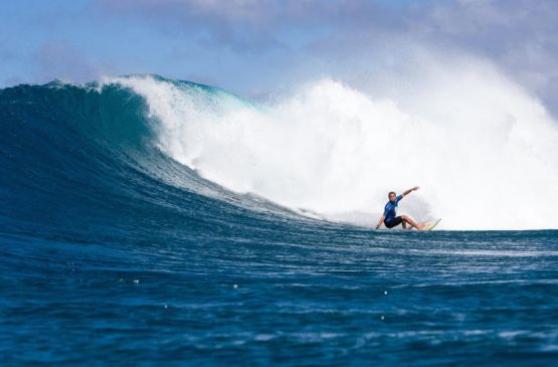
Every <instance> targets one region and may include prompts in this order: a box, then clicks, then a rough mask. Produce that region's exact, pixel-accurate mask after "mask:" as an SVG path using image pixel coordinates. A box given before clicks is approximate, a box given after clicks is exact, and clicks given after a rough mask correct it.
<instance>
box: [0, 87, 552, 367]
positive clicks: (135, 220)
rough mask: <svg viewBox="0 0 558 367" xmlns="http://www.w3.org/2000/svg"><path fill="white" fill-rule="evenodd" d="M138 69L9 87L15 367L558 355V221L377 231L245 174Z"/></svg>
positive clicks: (477, 361)
mask: <svg viewBox="0 0 558 367" xmlns="http://www.w3.org/2000/svg"><path fill="white" fill-rule="evenodd" d="M131 80H134V79H133V78H131V77H130V78H121V79H120V80H118V81H105V82H102V83H93V84H89V85H71V84H63V83H58V82H53V83H50V84H47V85H41V86H38V85H33V86H29V85H21V86H17V87H13V88H6V89H3V90H0V364H1V365H2V366H12V365H13V366H18V365H52V366H63V365H72V366H78V365H79V366H82V365H163V366H168V365H185V366H231V365H242V366H269V365H280V366H318V365H321V366H362V365H372V366H438V365H440V366H442V365H451V366H456V365H476V366H485V365H486V366H516V365H517V366H519V365H526V366H551V365H556V364H558V231H556V230H522V231H518V230H492V231H485V230H463V229H462V230H450V228H447V227H444V226H443V225H441V226H440V230H436V231H432V232H415V231H387V230H380V231H374V230H371V229H370V226H366V225H360V224H355V223H347V221H335V220H333V219H331V217H327V216H321V215H319V214H317V213H319V212H320V211H319V209H320V208H319V207H313V206H312V203H303V205H301V206H300V207H306V206H308V207H310V208H311V209H312V210H309V211H307V212H305V211H303V210H302V209H300V208H297V207H296V205H287V204H289V200H291V201H293V202H296V197H297V193H296V192H294V193H292V195H291V196H290V197H289V198H283V197H281V196H280V195H279V194H278V196H277V197H274V196H273V192H275V191H273V190H276V189H275V188H274V189H273V190H271V189H268V188H269V187H270V186H269V183H268V182H262V181H257V182H256V181H255V183H251V184H253V185H254V188H255V189H254V190H253V192H252V190H244V186H242V185H243V183H242V182H240V181H238V180H237V181H234V180H231V185H230V186H231V187H228V185H227V184H226V183H227V182H228V181H227V180H228V179H230V178H231V177H233V178H237V177H245V176H246V175H240V176H234V173H231V175H229V176H226V175H225V176H219V174H221V173H222V172H225V173H226V172H227V169H230V166H228V165H226V164H221V163H220V162H221V161H219V160H215V159H217V158H214V160H212V159H213V158H212V157H219V158H218V159H221V158H220V157H222V156H223V155H225V156H226V154H221V155H218V154H216V152H217V150H211V149H210V150H209V151H205V153H207V154H205V155H204V154H201V153H200V154H198V159H197V160H196V159H194V158H193V159H192V161H191V162H190V163H191V164H189V162H188V159H186V158H185V159H184V160H181V159H180V155H177V156H173V154H172V152H176V151H182V152H184V149H185V148H183V147H182V148H181V147H177V146H176V145H173V144H172V142H169V140H168V139H166V138H165V136H166V137H171V136H174V135H173V132H175V133H176V131H177V129H178V127H177V125H172V124H170V125H169V124H167V125H166V128H167V129H166V130H164V131H162V129H161V125H158V123H159V122H160V121H161V119H162V118H164V117H165V116H167V117H168V115H165V114H163V113H161V110H158V109H157V108H156V106H155V107H154V105H153V103H155V102H156V101H155V100H151V101H150V100H149V99H147V98H146V96H145V95H142V94H141V93H138V91H137V90H135V89H134V88H131V87H130V83H131ZM150 81H151V82H153V81H156V82H159V83H162V82H164V83H167V84H168V85H172V86H174V87H176V88H178V89H180V90H182V91H187V92H188V93H189V95H190V96H192V99H191V100H190V102H191V103H194V104H195V103H201V102H199V99H200V98H202V99H203V102H204V103H205V106H212V107H211V108H212V110H211V111H212V112H211V113H215V112H214V111H215V108H216V107H215V105H216V103H217V102H216V101H222V100H223V98H225V99H227V101H228V102H227V103H229V106H231V105H232V106H237V105H243V103H244V102H242V101H240V100H236V97H234V96H228V95H227V96H224V93H225V92H222V91H220V90H218V89H214V88H212V87H208V86H204V85H198V84H194V83H189V82H182V81H166V80H162V78H158V77H150ZM200 96H202V97H200ZM215 96H218V97H215ZM157 98H159V100H164V101H167V100H168V98H169V95H168V94H164V93H159V94H158V95H157ZM216 98H217V99H216ZM192 101H193V102H192ZM217 104H218V103H217ZM172 107H173V108H175V109H184V108H185V107H184V105H173V106H172ZM219 108H221V107H219V106H218V108H217V109H219ZM243 108H244V107H243ZM247 108H252V107H251V106H248V107H247ZM196 116H198V117H199V114H198V115H194V117H193V118H195V117H196ZM171 120H172V119H171ZM168 121H169V120H167V122H168ZM171 122H172V121H171ZM171 125H172V126H171ZM169 126H170V127H171V128H169ZM173 126H174V130H173V128H172V127H173ZM195 131H199V130H195ZM224 131H225V132H223V131H220V132H219V135H216V136H211V139H213V140H211V139H209V138H208V136H209V135H204V136H201V135H197V136H194V137H196V138H197V140H195V139H194V140H190V141H186V142H185V145H186V146H187V147H192V146H193V147H194V148H195V149H194V151H196V149H197V151H198V152H201V150H200V149H198V148H199V147H203V146H204V144H205V146H207V144H210V143H211V142H212V141H217V140H219V139H224V138H226V137H227V136H230V135H227V134H226V129H225V130H224ZM247 131H248V130H245V131H244V134H247ZM235 141H236V142H238V141H239V140H235ZM229 143H230V142H229ZM229 143H227V144H229ZM293 144H295V142H293ZM225 146H227V145H225ZM169 147H170V148H169ZM173 147H174V148H173ZM196 147H198V148H196ZM171 148H173V149H175V150H172V149H171ZM239 149H240V148H239ZM258 149H262V151H263V150H265V147H259V148H258ZM233 151H234V144H232V147H231V154H233ZM285 154H288V153H285ZM186 155H187V154H186ZM183 156H184V155H183ZM246 157H248V155H246ZM552 159H555V158H552ZM253 163H254V165H256V163H258V162H256V161H254V162H253ZM232 166H233V167H235V168H238V166H237V165H232ZM243 169H247V168H246V167H244V168H243ZM264 171H265V170H264ZM270 171H271V170H270ZM273 171H276V170H273ZM261 172H262V171H260V175H261V176H265V172H264V173H261ZM269 174H270V175H272V174H273V172H269ZM254 176H255V177H258V175H254ZM233 181H234V182H233ZM239 182H240V183H239ZM235 183H236V184H235ZM291 184H292V182H291V181H288V182H281V185H284V187H285V190H287V189H289V188H290V186H289V185H291ZM258 185H260V186H258ZM266 190H267V191H266ZM279 191H280V190H279ZM279 191H277V192H279ZM243 192H244V193H243ZM266 193H272V194H271V195H267V196H266V195H265V194H266ZM548 195H555V194H554V193H551V192H549V193H548ZM269 196H271V198H272V199H275V200H268V199H266V198H265V197H269ZM382 197H383V192H382ZM510 199H512V198H510ZM406 200H407V199H406ZM304 204H308V205H304ZM380 209H381V208H380ZM409 209H412V208H409ZM464 210H465V209H464ZM496 210H497V209H496ZM541 210H545V209H541ZM516 215H520V214H516ZM456 216H457V214H456ZM511 216H512V214H510V218H511ZM326 218H329V219H326ZM487 218H488V219H487ZM375 220H376V218H375V217H374V218H373V221H375ZM444 220H447V222H449V223H451V218H445V219H444ZM484 220H485V222H486V220H490V215H488V216H487V217H485V219H484ZM545 220H548V218H545ZM552 220H554V219H552ZM545 225H546V224H544V223H543V226H545ZM550 228H552V226H551V227H550ZM472 229H475V228H472Z"/></svg>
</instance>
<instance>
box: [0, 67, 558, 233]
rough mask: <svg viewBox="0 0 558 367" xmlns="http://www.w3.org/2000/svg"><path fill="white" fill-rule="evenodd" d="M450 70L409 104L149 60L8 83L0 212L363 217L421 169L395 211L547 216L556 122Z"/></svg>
mask: <svg viewBox="0 0 558 367" xmlns="http://www.w3.org/2000/svg"><path fill="white" fill-rule="evenodd" d="M481 81H482V83H481ZM461 82H462V87H463V90H464V91H463V92H459V93H458V91H455V90H454V92H455V93H454V95H451V96H450V97H444V98H442V97H439V98H438V99H428V98H427V97H426V96H424V95H423V96H421V98H422V99H420V98H417V100H415V102H417V101H420V103H418V102H417V103H415V105H414V106H412V105H410V104H405V103H404V102H403V99H402V100H401V101H397V100H394V99H393V98H391V99H387V98H384V99H381V98H373V97H370V96H369V95H367V94H365V93H363V92H360V91H358V90H355V89H352V88H350V87H348V86H347V85H344V84H343V83H340V82H337V81H333V80H329V79H325V80H321V81H318V82H316V83H313V84H310V85H305V86H303V87H301V88H299V89H298V90H297V92H295V93H293V94H292V95H290V96H287V97H284V98H280V99H278V100H276V101H274V102H262V103H255V102H248V101H246V100H243V99H241V98H239V97H236V96H234V95H232V94H230V93H227V92H225V91H223V90H221V89H218V88H214V87H210V86H206V85H201V84H196V83H192V82H186V81H177V80H168V79H164V78H162V77H158V76H152V75H140V76H127V77H120V78H105V79H103V80H101V81H99V82H95V83H90V84H87V85H72V84H63V83H59V82H53V83H50V84H47V85H43V86H36V85H35V86H29V85H22V86H17V87H13V88H7V89H4V90H1V91H0V107H1V112H0V120H1V121H2V125H1V131H0V132H1V134H0V135H1V137H0V149H1V151H0V153H1V156H0V195H1V197H2V201H3V203H5V204H4V205H3V206H2V209H0V218H1V220H2V222H3V224H4V227H9V228H11V230H12V231H15V232H17V231H30V230H31V231H32V230H37V231H38V230H41V231H44V228H45V227H48V228H49V229H50V230H52V231H54V232H56V233H57V234H58V235H60V234H61V233H66V234H67V233H69V232H71V231H85V232H87V231H96V232H97V233H98V232H99V231H101V232H102V230H103V228H105V227H106V226H107V225H110V224H111V223H112V224H114V223H118V228H119V229H120V230H121V231H124V232H126V231H133V230H134V228H135V227H137V225H138V223H142V224H144V227H143V228H142V230H149V229H150V228H153V226H152V223H154V222H157V223H162V222H163V223H164V222H165V221H167V222H170V223H169V226H172V225H177V226H179V225H180V223H181V222H183V221H188V223H189V225H191V226H192V227H191V228H192V233H194V232H195V231H196V228H197V230H199V231H201V232H200V233H204V231H216V230H217V231H223V233H234V232H235V231H234V230H233V229H232V228H233V227H235V226H244V225H249V226H251V228H261V227H262V226H264V227H265V226H268V227H269V228H277V226H278V225H279V224H280V223H281V222H282V221H291V220H295V221H308V222H312V221H313V220H314V219H313V218H316V219H327V220H329V221H330V224H328V223H326V222H323V223H322V224H323V225H335V224H334V223H331V222H336V221H339V222H352V223H356V224H363V225H370V224H371V223H372V222H374V221H376V220H377V217H378V216H379V214H380V210H381V208H382V207H383V204H384V202H385V200H386V198H385V196H386V192H387V191H390V190H392V189H395V190H397V191H400V190H402V189H405V188H407V187H409V186H412V185H415V184H419V185H421V186H422V187H423V190H422V191H419V192H418V193H417V194H416V195H415V194H413V196H414V197H413V198H412V199H410V198H409V199H406V200H405V201H404V203H403V204H402V208H401V210H404V211H406V212H409V213H411V214H412V215H415V216H417V217H419V218H428V217H443V218H444V221H443V223H444V226H445V227H444V228H446V229H522V228H530V229H536V228H553V227H555V224H554V223H553V219H552V210H553V207H554V206H555V204H558V193H557V192H556V190H555V187H556V184H557V183H558V154H557V149H558V148H557V147H558V144H557V143H558V132H557V129H556V125H555V123H554V121H552V119H551V118H550V117H549V116H548V115H547V113H546V112H545V110H544V108H543V107H542V106H541V105H540V104H539V103H538V102H537V101H536V100H535V99H533V98H531V97H529V96H528V95H527V94H526V93H524V92H523V91H522V90H521V89H520V88H519V87H517V86H514V85H512V84H511V83H509V82H506V81H505V80H504V81H502V80H500V79H498V78H496V77H495V76H492V79H490V75H489V76H488V77H486V76H485V77H484V78H482V80H476V79H475V78H472V79H471V80H469V79H467V78H465V79H464V80H461ZM477 84H482V87H481V86H479V85H477ZM477 87H478V89H475V88H477ZM440 88H441V87H439V86H438V88H433V91H434V92H433V93H438V94H439V93H441V92H442V91H441V90H440ZM442 89H443V88H442ZM473 92H474V93H473ZM460 93H461V94H463V93H466V94H467V95H466V98H465V97H464V100H460V98H461V97H462V96H461V95H460ZM479 101H481V102H482V103H481V102H479ZM475 102H478V103H477V104H475ZM417 105H419V106H420V108H417ZM471 106H474V107H475V108H477V109H478V111H477V112H472V111H471V110H469V108H471ZM433 111H434V112H433ZM437 114H438V115H437ZM101 218H102V219H101ZM132 218H133V220H132ZM247 218H249V220H248V219H247ZM138 220H139V222H138ZM150 223H151V224H150ZM248 223H249V224H248ZM140 233H141V231H140V232H139V233H137V234H136V235H137V236H141V234H140ZM84 238H85V237H84Z"/></svg>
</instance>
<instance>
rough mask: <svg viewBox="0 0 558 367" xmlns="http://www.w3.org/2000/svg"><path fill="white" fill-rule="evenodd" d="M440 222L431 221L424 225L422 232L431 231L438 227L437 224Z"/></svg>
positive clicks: (438, 220)
mask: <svg viewBox="0 0 558 367" xmlns="http://www.w3.org/2000/svg"><path fill="white" fill-rule="evenodd" d="M441 220H442V218H439V219H436V220H433V221H431V222H428V223H426V226H425V227H424V228H423V229H422V230H423V231H431V230H433V229H434V227H436V226H437V225H438V223H440V221H441Z"/></svg>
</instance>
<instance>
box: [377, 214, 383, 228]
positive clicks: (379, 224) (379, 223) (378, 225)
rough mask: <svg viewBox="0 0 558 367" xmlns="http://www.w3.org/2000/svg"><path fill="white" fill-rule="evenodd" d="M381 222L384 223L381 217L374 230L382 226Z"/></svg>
mask: <svg viewBox="0 0 558 367" xmlns="http://www.w3.org/2000/svg"><path fill="white" fill-rule="evenodd" d="M383 221H384V216H383V215H382V217H381V218H380V221H379V222H378V224H377V225H376V229H380V226H381V225H382V223H383Z"/></svg>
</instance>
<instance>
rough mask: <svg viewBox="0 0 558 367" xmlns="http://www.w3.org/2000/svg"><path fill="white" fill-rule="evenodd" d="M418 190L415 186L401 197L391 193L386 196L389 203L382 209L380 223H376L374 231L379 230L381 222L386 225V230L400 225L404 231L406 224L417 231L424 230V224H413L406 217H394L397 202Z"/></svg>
mask: <svg viewBox="0 0 558 367" xmlns="http://www.w3.org/2000/svg"><path fill="white" fill-rule="evenodd" d="M418 189H419V187H418V186H415V187H413V188H412V189H409V190H407V191H405V192H404V193H403V194H402V195H399V196H396V194H395V192H394V191H391V192H390V193H389V194H388V198H389V201H388V203H387V204H386V206H385V208H384V214H383V215H382V217H381V218H380V221H379V222H378V225H377V226H376V229H378V228H380V226H381V225H382V222H383V223H384V224H385V225H386V227H387V228H393V227H395V226H398V225H400V224H402V225H403V228H404V229H405V228H407V224H408V225H410V226H411V228H413V227H414V228H416V229H418V230H422V229H424V228H425V224H423V223H417V222H415V221H414V220H413V219H412V218H411V217H409V216H408V215H401V216H397V215H396V210H397V204H398V203H399V201H400V200H401V199H403V198H404V197H405V196H407V195H409V194H410V193H411V192H413V191H417V190H418Z"/></svg>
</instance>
